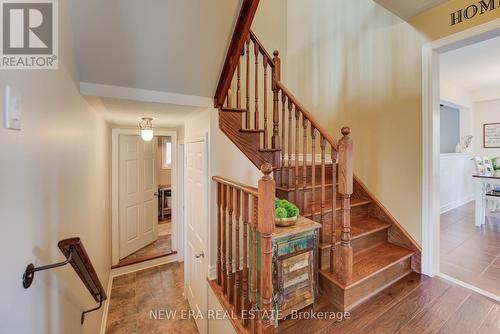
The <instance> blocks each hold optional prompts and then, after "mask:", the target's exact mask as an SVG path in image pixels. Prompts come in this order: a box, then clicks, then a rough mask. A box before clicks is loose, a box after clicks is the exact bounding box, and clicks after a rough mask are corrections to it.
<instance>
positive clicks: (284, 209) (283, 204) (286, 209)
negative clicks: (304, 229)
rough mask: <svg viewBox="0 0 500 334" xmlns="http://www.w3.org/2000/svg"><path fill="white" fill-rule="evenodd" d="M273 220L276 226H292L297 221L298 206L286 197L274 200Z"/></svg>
mask: <svg viewBox="0 0 500 334" xmlns="http://www.w3.org/2000/svg"><path fill="white" fill-rule="evenodd" d="M274 216H275V219H274V222H275V224H276V225H277V226H292V225H294V224H295V223H296V222H297V218H298V216H299V208H298V207H297V206H296V205H295V204H293V203H290V202H288V201H287V200H286V199H279V198H276V199H275V200H274Z"/></svg>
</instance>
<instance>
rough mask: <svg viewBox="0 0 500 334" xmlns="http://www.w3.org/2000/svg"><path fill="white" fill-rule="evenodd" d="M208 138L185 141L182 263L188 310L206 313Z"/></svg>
mask: <svg viewBox="0 0 500 334" xmlns="http://www.w3.org/2000/svg"><path fill="white" fill-rule="evenodd" d="M207 142H208V140H207V138H206V136H205V137H204V138H200V139H194V140H187V141H186V142H185V146H184V148H185V171H184V173H185V176H184V177H185V183H184V184H185V185H184V189H185V194H186V195H188V194H189V196H186V195H185V210H184V213H185V222H186V223H185V226H186V248H185V249H186V254H185V256H186V259H185V261H184V268H185V269H184V283H185V284H184V291H185V295H186V297H187V299H188V302H189V305H190V306H191V309H192V310H194V311H196V312H201V313H202V314H207V308H208V285H207V279H206V278H207V276H208V275H207V257H206V254H208V252H207V248H208V238H207V236H208V221H209V219H208V217H209V210H208V197H209V195H208V148H207ZM195 320H196V325H197V327H198V331H199V333H201V334H204V333H207V328H208V323H207V320H208V319H207V318H206V317H202V318H199V317H196V319H195Z"/></svg>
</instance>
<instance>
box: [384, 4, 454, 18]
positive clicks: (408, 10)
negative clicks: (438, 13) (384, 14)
mask: <svg viewBox="0 0 500 334" xmlns="http://www.w3.org/2000/svg"><path fill="white" fill-rule="evenodd" d="M374 1H375V2H376V3H378V4H379V5H381V6H383V7H385V8H387V9H388V10H390V11H391V12H393V13H394V14H396V15H397V16H399V17H401V18H402V19H403V20H407V19H409V18H411V17H413V16H415V15H418V14H420V13H423V12H425V11H426V10H429V9H431V8H433V7H436V6H439V5H441V4H443V3H445V2H447V1H448V0H374Z"/></svg>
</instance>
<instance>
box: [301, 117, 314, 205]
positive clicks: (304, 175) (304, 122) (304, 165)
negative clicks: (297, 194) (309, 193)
mask: <svg viewBox="0 0 500 334" xmlns="http://www.w3.org/2000/svg"><path fill="white" fill-rule="evenodd" d="M308 126H309V120H308V119H307V118H305V117H304V116H303V117H302V128H303V131H302V212H303V213H304V215H306V213H307V212H306V210H307V209H306V208H307V206H306V205H307V203H306V187H307V127H308ZM311 215H312V208H311Z"/></svg>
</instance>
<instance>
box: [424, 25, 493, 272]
mask: <svg viewBox="0 0 500 334" xmlns="http://www.w3.org/2000/svg"><path fill="white" fill-rule="evenodd" d="M497 36H500V19H495V20H492V21H490V22H488V23H485V24H482V25H479V26H476V27H473V28H470V29H467V30H465V31H461V32H459V33H456V34H453V35H450V36H447V37H445V38H442V39H440V40H437V41H433V42H429V43H427V44H424V46H423V49H422V106H423V110H422V145H423V150H422V154H423V156H422V168H423V175H422V272H423V273H424V274H426V275H429V276H434V275H437V274H439V272H440V269H439V236H440V233H439V232H440V231H439V221H440V212H439V211H440V200H439V173H440V145H439V140H440V138H439V130H440V127H439V118H440V110H439V101H440V91H439V54H441V53H444V52H447V51H451V50H455V49H458V48H461V47H464V46H467V45H470V44H474V43H478V42H481V41H484V40H487V39H491V38H494V37H497Z"/></svg>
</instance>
